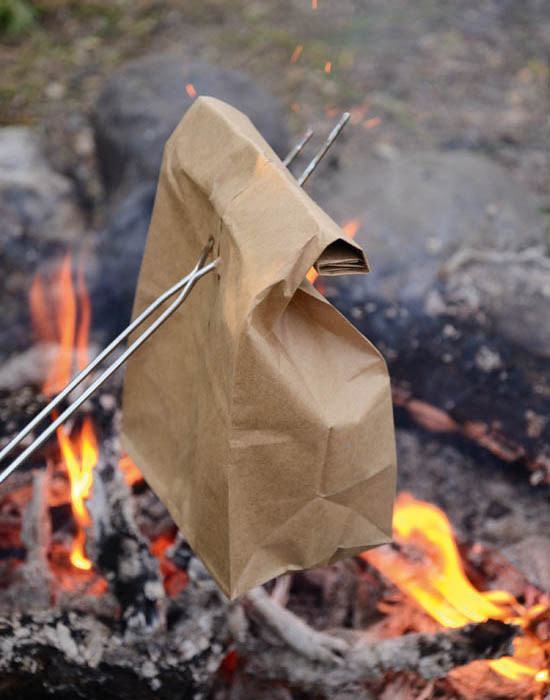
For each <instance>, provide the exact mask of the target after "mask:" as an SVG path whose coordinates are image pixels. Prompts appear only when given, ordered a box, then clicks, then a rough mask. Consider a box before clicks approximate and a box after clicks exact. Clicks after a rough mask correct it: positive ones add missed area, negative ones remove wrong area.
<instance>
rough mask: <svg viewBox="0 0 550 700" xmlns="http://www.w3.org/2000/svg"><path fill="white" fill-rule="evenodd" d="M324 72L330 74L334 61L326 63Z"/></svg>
mask: <svg viewBox="0 0 550 700" xmlns="http://www.w3.org/2000/svg"><path fill="white" fill-rule="evenodd" d="M324 70H325V73H330V71H331V70H332V61H327V62H326V63H325V68H324Z"/></svg>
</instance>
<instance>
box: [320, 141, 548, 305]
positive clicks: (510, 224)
mask: <svg viewBox="0 0 550 700" xmlns="http://www.w3.org/2000/svg"><path fill="white" fill-rule="evenodd" d="M333 180H334V181H333ZM314 187H316V188H317V190H318V199H319V201H320V202H321V203H322V205H323V206H325V208H327V210H328V211H329V213H331V214H332V215H333V216H335V217H336V220H337V221H343V220H345V219H350V218H352V217H360V218H361V220H362V225H361V228H360V230H359V233H358V241H359V242H360V243H361V244H362V245H363V246H364V248H365V251H366V253H367V257H368V259H369V262H370V264H371V268H372V272H371V274H370V275H368V276H367V277H366V278H365V279H364V280H363V283H364V285H365V290H364V291H365V293H368V294H369V296H370V295H373V294H374V295H375V296H378V297H381V298H383V299H385V300H386V301H390V302H391V301H403V302H414V301H419V300H422V299H423V298H424V297H425V295H426V293H427V292H428V290H430V289H431V288H432V287H433V286H434V284H435V283H436V281H437V279H438V277H439V274H440V272H441V268H442V265H443V263H444V262H445V261H446V260H447V259H448V258H449V257H450V256H451V255H453V254H455V253H456V251H457V250H459V249H462V248H465V247H467V248H475V249H488V250H492V251H495V250H500V251H518V250H521V249H523V248H525V247H528V246H530V245H535V244H540V243H542V241H543V229H544V222H543V216H542V214H541V213H540V210H539V209H538V206H537V201H536V200H535V198H534V197H533V196H532V195H531V194H530V193H529V192H528V191H526V189H525V188H524V187H523V186H522V185H521V184H520V183H519V182H518V181H517V180H516V179H515V178H514V177H513V176H512V175H511V174H510V173H509V172H508V171H506V170H505V169H504V168H503V167H502V166H500V165H498V164H496V163H494V162H492V161H491V160H489V159H488V158H487V157H485V156H481V155H477V154H473V153H468V152H460V151H448V152H429V153H411V154H408V155H404V156H400V157H395V158H392V159H389V160H385V161H375V162H372V163H356V164H352V165H350V167H346V168H342V170H341V171H339V173H338V174H337V177H335V178H330V180H327V181H324V182H323V181H316V182H315V183H314Z"/></svg>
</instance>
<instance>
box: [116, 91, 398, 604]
mask: <svg viewBox="0 0 550 700" xmlns="http://www.w3.org/2000/svg"><path fill="white" fill-rule="evenodd" d="M210 236H213V237H214V240H215V244H214V245H215V255H216V257H219V263H218V266H217V268H216V270H215V272H213V273H211V274H210V275H208V276H206V277H205V278H203V279H202V280H201V281H200V282H199V283H198V284H197V285H196V287H195V289H194V290H193V292H192V294H191V295H190V297H189V298H188V300H187V301H186V302H185V304H184V305H182V306H181V307H180V308H179V309H178V311H177V312H176V313H175V314H174V315H173V316H172V317H171V318H170V319H169V320H168V321H166V323H165V324H164V325H163V326H162V327H161V328H160V329H159V330H158V331H157V332H156V333H155V334H153V335H152V336H151V338H150V339H149V340H148V341H147V343H145V344H144V346H143V347H142V348H140V349H139V350H138V351H137V352H136V353H135V355H134V356H133V357H132V358H131V359H130V361H129V363H128V367H127V372H126V378H125V388H124V413H123V415H124V418H123V444H124V447H125V449H126V450H127V452H128V453H129V454H130V456H131V457H132V458H133V459H134V461H135V462H136V464H137V465H138V467H139V468H140V469H141V470H142V472H143V474H144V476H145V478H146V479H147V481H148V482H149V483H150V485H151V486H152V488H153V489H154V490H155V491H156V493H157V494H158V496H159V497H160V498H161V500H162V501H163V502H164V504H165V505H166V506H167V508H168V510H169V511H170V513H171V515H172V517H173V518H174V520H175V521H176V523H177V525H178V526H179V527H180V528H181V530H182V531H183V534H184V535H185V537H186V538H187V540H188V541H189V543H190V545H191V546H192V547H193V549H194V550H195V552H196V553H197V555H198V556H199V557H200V558H201V559H202V561H203V562H204V563H205V565H206V566H207V568H208V569H209V571H210V572H211V573H212V575H213V576H214V578H215V579H216V581H217V582H218V584H219V585H220V587H221V588H222V589H223V591H224V592H225V593H226V594H227V595H228V596H230V597H231V598H233V597H235V596H237V595H239V594H242V593H244V592H246V591H247V590H249V589H250V588H252V587H254V586H257V585H259V584H261V583H263V582H265V581H267V580H268V579H270V578H273V577H275V576H277V575H279V574H282V573H284V572H285V571H292V570H299V569H305V568H311V567H316V566H324V565H328V564H331V563H333V562H335V561H338V560H340V559H344V558H345V557H348V556H350V555H352V554H355V553H358V552H360V551H362V550H364V549H366V548H368V547H373V546H376V545H379V544H382V543H384V542H388V541H389V540H390V538H391V516H392V505H393V497H394V491H395V443H394V433H393V417H392V406H391V399H390V390H389V380H388V374H387V370H386V366H385V363H384V361H383V359H382V358H381V356H380V354H379V353H378V351H377V350H376V349H375V348H374V347H373V346H372V345H371V343H370V342H369V341H368V340H367V339H366V338H364V337H363V336H362V335H361V334H360V333H359V332H358V331H357V330H356V329H355V328H354V327H353V326H352V325H351V324H350V323H348V321H347V320H346V319H345V318H344V317H343V316H342V315H341V314H340V313H338V311H336V309H334V307H332V306H331V305H330V304H329V303H328V302H327V301H326V300H325V299H324V298H323V297H322V296H321V295H320V294H319V293H318V292H317V291H316V289H315V288H314V287H313V286H312V285H311V284H310V283H309V282H308V281H307V280H306V279H305V276H306V273H307V271H308V270H309V268H310V267H311V266H312V265H315V266H316V267H317V269H318V270H319V271H320V272H321V273H323V274H339V273H350V272H366V271H367V270H368V268H367V262H366V259H365V257H364V254H363V252H362V250H361V249H360V247H359V246H357V245H356V244H355V243H354V242H353V241H352V240H350V239H349V238H348V237H347V236H346V235H345V234H344V232H343V231H342V230H341V229H340V228H339V227H338V226H337V225H336V224H335V223H334V222H333V221H332V220H331V219H330V218H329V217H328V216H327V215H326V214H325V213H324V212H323V211H322V210H321V209H320V208H319V207H318V206H317V205H316V204H315V203H314V202H313V201H312V200H311V199H310V198H309V197H308V196H307V194H306V193H305V192H304V191H303V190H302V189H301V188H300V187H299V186H298V185H297V183H296V181H295V180H294V178H293V177H292V176H291V175H290V173H289V172H288V171H287V169H286V168H285V167H284V166H283V165H282V163H281V162H280V160H279V159H278V157H277V156H276V155H275V153H274V152H273V151H272V150H271V148H270V147H269V146H268V144H267V143H266V142H265V141H264V139H263V138H262V137H261V136H260V134H259V133H258V132H257V131H256V129H255V128H254V126H253V125H252V123H251V122H250V121H249V120H248V119H247V117H245V116H244V115H243V114H241V113H240V112H238V111H237V110H235V109H234V108H232V107H230V106H228V105H226V104H224V103H223V102H220V101H219V100H216V99H213V98H208V97H200V98H199V99H197V100H196V101H195V102H194V104H193V106H192V107H191V108H190V109H189V111H188V112H187V113H186V115H185V116H184V118H183V119H182V120H181V122H180V124H179V125H178V127H177V128H176V130H175V131H174V133H173V134H172V136H171V137H170V139H169V140H168V142H167V144H166V147H165V151H164V158H163V164H162V168H161V172H160V176H159V183H158V190H157V196H156V201H155V208H154V212H153V218H152V221H151V226H150V230H149V236H148V240H147V246H146V249H145V255H144V260H143V264H142V269H141V273H140V278H139V283H138V289H137V293H136V301H135V308H134V315H137V314H138V313H140V312H141V311H142V310H143V309H144V308H145V307H146V306H147V305H149V304H150V303H151V302H152V301H153V300H154V299H155V298H156V297H157V296H158V295H159V294H160V293H162V292H163V291H164V290H165V289H166V288H167V287H168V286H169V285H170V284H173V283H175V282H176V281H177V280H179V279H181V278H182V277H183V276H184V275H185V274H187V273H188V272H189V270H190V269H191V268H192V267H193V266H194V264H195V262H196V260H197V258H198V257H199V255H200V252H201V250H202V248H203V247H204V245H205V244H206V242H207V240H208V238H209V237H210Z"/></svg>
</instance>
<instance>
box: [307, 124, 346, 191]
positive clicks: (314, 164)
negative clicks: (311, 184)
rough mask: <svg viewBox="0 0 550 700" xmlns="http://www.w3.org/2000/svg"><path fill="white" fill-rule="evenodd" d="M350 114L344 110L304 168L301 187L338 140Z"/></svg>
mask: <svg viewBox="0 0 550 700" xmlns="http://www.w3.org/2000/svg"><path fill="white" fill-rule="evenodd" d="M350 116H351V115H350V113H349V112H344V114H342V117H341V119H340V121H339V122H338V124H336V126H335V127H334V129H333V130H332V131H331V132H330V134H329V135H328V138H327V140H326V141H325V143H324V144H323V146H322V147H321V149H320V150H319V151H318V152H317V155H316V156H315V157H314V158H313V160H312V161H311V162H310V163H309V165H308V166H307V168H306V169H305V170H304V172H303V173H302V174H301V175H300V177H299V178H298V184H299V185H300V187H303V186H304V184H305V182H306V180H307V179H308V178H309V176H310V175H311V173H312V172H313V171H314V170H315V168H316V167H317V166H318V165H319V163H320V162H321V160H322V159H323V157H324V156H325V153H326V152H327V151H328V149H329V148H330V147H331V146H332V144H333V143H334V142H335V141H336V139H337V138H338V136H339V135H340V132H341V131H342V129H343V128H344V127H345V126H346V124H347V123H348V121H349V118H350Z"/></svg>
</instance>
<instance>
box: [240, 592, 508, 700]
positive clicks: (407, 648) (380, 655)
mask: <svg viewBox="0 0 550 700" xmlns="http://www.w3.org/2000/svg"><path fill="white" fill-rule="evenodd" d="M229 625H230V629H231V631H232V634H233V636H234V639H235V642H236V644H237V648H238V649H239V650H240V651H241V652H242V653H243V655H244V656H246V657H247V659H248V662H247V672H248V673H250V674H252V675H258V676H261V677H263V678H268V679H270V680H273V681H275V680H277V681H284V682H288V683H290V684H292V685H294V686H298V687H302V688H305V689H308V690H316V691H318V692H325V693H326V692H327V691H330V690H334V689H335V688H339V687H344V686H348V685H349V684H353V683H361V682H364V681H368V680H373V679H375V678H380V677H381V676H383V675H384V674H385V673H386V672H388V671H413V672H416V673H419V674H420V675H421V676H422V677H423V678H425V679H427V680H432V679H436V678H441V677H443V676H445V675H446V674H447V673H448V672H449V671H450V670H451V669H453V668H456V667H457V666H462V665H464V664H467V663H470V662H471V661H475V660H479V659H496V658H499V657H501V656H506V655H508V654H511V653H512V641H513V639H514V637H515V636H516V635H517V634H518V632H519V629H518V628H517V627H514V626H513V625H508V624H505V623H503V622H500V621H497V620H488V621H487V622H483V623H474V624H470V625H466V626H464V627H460V628H457V629H448V630H442V631H440V632H437V633H435V634H433V633H432V634H428V633H417V634H408V635H404V636H401V637H398V638H395V639H385V640H380V641H374V640H372V639H369V637H368V636H367V635H366V634H362V633H358V632H355V631H351V630H339V631H332V632H330V633H329V632H318V631H316V630H314V629H312V628H311V627H309V625H307V624H306V623H305V622H303V621H302V620H300V619H299V618H298V617H296V615H294V614H293V613H292V612H290V611H289V610H286V609H285V608H282V607H281V606H280V605H279V604H278V603H277V602H276V601H274V600H272V599H271V598H270V596H269V595H268V594H267V593H266V592H265V591H264V590H263V589H261V588H258V589H255V590H254V591H252V592H251V593H249V594H248V595H247V596H246V597H245V599H243V600H242V601H241V603H240V604H237V605H235V606H234V607H233V609H232V611H231V615H230V620H229Z"/></svg>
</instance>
